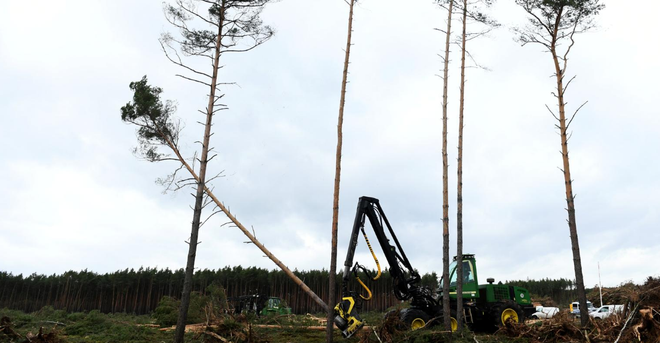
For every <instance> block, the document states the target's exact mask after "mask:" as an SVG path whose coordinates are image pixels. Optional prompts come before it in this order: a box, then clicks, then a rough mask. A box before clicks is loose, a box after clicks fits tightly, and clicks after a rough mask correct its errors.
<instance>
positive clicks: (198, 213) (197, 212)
mask: <svg viewBox="0 0 660 343" xmlns="http://www.w3.org/2000/svg"><path fill="white" fill-rule="evenodd" d="M225 5H226V0H223V1H222V5H221V7H220V12H221V14H220V22H219V23H218V33H217V37H216V42H215V52H214V59H213V65H212V67H213V74H212V78H211V89H210V92H209V96H208V97H209V101H208V106H207V108H206V123H205V124H204V140H203V142H202V154H201V159H200V161H199V177H198V178H197V180H196V181H197V194H195V208H194V210H193V222H192V229H191V233H190V241H189V243H188V262H187V264H186V274H185V278H184V282H183V292H182V295H181V308H180V309H179V317H178V318H177V323H176V333H175V336H174V342H176V343H183V336H184V334H185V329H186V319H187V318H188V307H189V306H190V292H191V291H192V277H193V272H194V269H195V257H196V255H197V240H198V237H199V225H200V223H201V217H202V203H203V200H204V191H205V188H206V184H205V181H206V165H207V163H208V153H209V142H210V140H211V124H212V121H213V110H214V105H215V100H216V99H215V93H216V84H217V82H218V69H219V68H220V64H219V63H220V53H221V52H220V49H221V46H222V29H223V22H224V16H225V10H226V6H225Z"/></svg>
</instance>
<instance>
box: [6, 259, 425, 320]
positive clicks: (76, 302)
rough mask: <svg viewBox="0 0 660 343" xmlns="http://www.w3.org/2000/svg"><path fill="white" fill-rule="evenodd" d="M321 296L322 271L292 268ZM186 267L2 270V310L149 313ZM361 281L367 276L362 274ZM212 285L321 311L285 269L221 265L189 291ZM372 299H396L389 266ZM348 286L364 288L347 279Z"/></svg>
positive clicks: (197, 278)
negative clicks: (28, 272)
mask: <svg viewBox="0 0 660 343" xmlns="http://www.w3.org/2000/svg"><path fill="white" fill-rule="evenodd" d="M294 273H295V274H296V275H297V276H298V277H299V278H300V279H301V280H303V281H304V282H305V283H306V284H307V285H308V286H309V287H310V288H311V289H313V290H314V291H315V292H316V293H317V294H318V295H319V296H320V297H322V298H326V299H327V297H328V286H329V284H328V276H329V273H328V271H326V270H321V271H318V270H310V271H294ZM184 276H185V273H184V270H183V269H178V270H170V269H167V268H166V269H156V268H140V269H138V270H134V269H125V270H119V271H116V272H113V273H105V274H98V273H95V272H91V271H88V270H83V271H80V272H77V271H68V272H65V273H63V274H61V275H57V274H53V275H39V274H32V275H30V276H23V275H22V274H18V275H13V274H12V273H8V272H0V308H5V307H7V308H11V309H16V310H21V311H25V312H33V311H37V310H39V309H41V308H42V307H44V306H52V307H53V308H55V309H65V310H67V311H69V312H80V311H91V310H99V311H101V312H103V313H115V312H120V313H122V312H125V313H135V314H149V313H151V312H152V311H153V310H154V309H155V308H156V306H158V303H159V301H160V299H162V298H163V297H164V296H168V297H172V298H175V299H179V298H180V297H181V294H182V291H183V281H184ZM362 279H363V280H368V278H367V277H363V278H362ZM336 280H337V285H336V287H335V289H336V290H337V293H338V294H337V295H339V292H340V291H341V287H340V286H341V285H340V282H341V275H338V276H337V277H336ZM212 284H215V285H220V286H222V287H223V289H224V291H225V294H226V296H227V297H228V298H232V297H238V296H241V295H250V294H263V295H267V296H275V297H280V298H282V299H284V300H285V301H286V302H287V304H288V306H289V307H291V309H292V311H293V313H319V312H322V311H323V310H322V309H321V307H320V306H319V305H318V304H317V303H316V302H315V301H314V300H313V299H311V298H310V297H309V296H308V295H307V294H305V292H304V291H303V290H302V289H301V288H300V287H299V286H297V285H296V284H295V283H294V282H293V281H292V280H291V279H290V278H289V277H288V276H287V275H286V274H285V273H284V272H283V271H281V270H267V269H262V268H256V267H249V268H243V267H240V266H238V267H233V268H230V267H225V268H222V269H217V270H209V269H203V270H198V271H196V272H195V274H194V277H193V284H192V287H193V289H192V291H193V292H197V293H200V294H201V295H208V294H207V293H208V287H209V286H210V285H212ZM367 284H368V285H369V287H370V289H371V291H372V292H373V294H374V296H373V300H371V301H369V302H364V303H363V306H362V309H363V310H365V311H384V310H385V309H387V308H388V307H391V306H393V305H396V304H397V303H399V301H398V300H397V299H396V298H395V297H394V293H393V292H392V278H391V276H390V274H389V272H388V271H387V270H385V271H384V272H383V275H382V276H381V278H380V279H379V280H378V281H376V282H367ZM422 284H424V285H425V286H427V287H429V288H431V289H437V287H438V277H437V275H436V274H435V273H431V274H425V275H424V276H423V277H422ZM350 287H351V290H355V291H362V292H363V294H366V293H364V290H361V289H359V288H360V287H359V286H358V285H357V284H354V283H353V282H352V281H351V282H350Z"/></svg>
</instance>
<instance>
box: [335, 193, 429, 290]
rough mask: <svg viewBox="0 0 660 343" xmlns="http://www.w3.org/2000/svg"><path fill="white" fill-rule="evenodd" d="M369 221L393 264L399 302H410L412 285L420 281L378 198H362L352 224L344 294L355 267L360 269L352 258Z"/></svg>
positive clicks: (345, 269) (344, 275) (392, 271)
mask: <svg viewBox="0 0 660 343" xmlns="http://www.w3.org/2000/svg"><path fill="white" fill-rule="evenodd" d="M367 218H368V219H369V222H370V223H371V227H372V228H373V230H374V233H375V234H376V238H377V239H378V243H379V244H380V246H381V248H382V250H383V254H384V255H385V259H387V263H388V264H389V265H390V275H391V276H392V278H393V280H394V294H395V296H396V297H397V299H399V300H407V299H410V298H411V297H412V296H413V293H412V292H411V286H413V285H416V284H418V283H419V281H420V280H421V278H420V276H419V274H418V273H417V272H416V271H415V270H414V269H413V267H412V265H411V264H410V261H409V260H408V258H407V257H406V254H405V253H404V251H403V248H402V247H401V244H400V243H399V240H398V239H397V238H396V234H395V233H394V230H392V226H391V225H390V222H389V221H388V220H387V217H386V216H385V213H384V212H383V208H382V207H381V206H380V202H379V201H378V199H376V198H371V197H366V196H363V197H360V200H359V201H358V206H357V211H356V213H355V222H354V223H353V231H352V232H351V238H350V241H349V244H348V252H347V253H346V261H345V262H344V273H343V281H342V292H343V293H344V295H348V293H349V291H348V281H349V278H350V275H351V273H352V272H353V273H354V272H355V271H356V268H360V267H361V266H360V265H358V264H356V265H355V267H354V266H353V257H354V255H355V249H356V247H357V243H358V235H359V233H360V231H362V232H363V233H364V224H365V219H367ZM383 224H384V225H385V226H387V230H388V231H389V234H390V236H391V238H392V240H393V241H394V244H395V245H391V244H390V239H389V238H388V237H387V234H386V233H385V230H384V227H383ZM365 237H366V235H365ZM367 243H368V241H367ZM370 248H371V247H370ZM397 251H398V252H397ZM352 269H353V270H352ZM412 288H414V287H412Z"/></svg>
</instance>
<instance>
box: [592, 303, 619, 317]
mask: <svg viewBox="0 0 660 343" xmlns="http://www.w3.org/2000/svg"><path fill="white" fill-rule="evenodd" d="M621 313H623V305H604V306H601V307H600V308H599V309H598V310H596V311H595V312H591V313H589V316H591V317H592V318H594V319H605V318H607V317H609V316H611V315H612V314H621Z"/></svg>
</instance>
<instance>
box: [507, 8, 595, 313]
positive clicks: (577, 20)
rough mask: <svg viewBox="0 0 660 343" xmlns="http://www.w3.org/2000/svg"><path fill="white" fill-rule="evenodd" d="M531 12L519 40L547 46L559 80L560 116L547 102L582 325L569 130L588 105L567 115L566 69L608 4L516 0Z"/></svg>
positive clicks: (582, 299) (584, 300)
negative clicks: (578, 38)
mask: <svg viewBox="0 0 660 343" xmlns="http://www.w3.org/2000/svg"><path fill="white" fill-rule="evenodd" d="M516 4H518V5H519V6H521V7H522V8H523V9H524V10H525V12H527V14H528V15H529V23H528V25H527V26H526V27H524V28H517V29H516V33H517V34H518V40H519V41H520V43H522V45H523V46H524V45H527V44H530V43H534V44H540V45H542V46H543V47H545V48H546V49H547V52H549V53H550V55H551V57H552V63H553V65H554V69H555V70H554V76H555V80H556V82H557V88H556V93H555V92H553V93H552V94H553V96H555V98H556V99H557V106H558V110H559V115H557V114H556V113H555V112H553V111H552V110H551V109H550V107H548V106H547V105H546V108H548V111H550V112H551V113H552V115H553V116H554V118H555V119H556V120H557V122H558V124H556V125H555V126H556V128H557V129H559V136H560V138H561V155H562V162H563V168H562V169H561V171H562V173H563V174H564V186H565V190H566V205H567V206H566V211H567V212H568V227H569V231H570V237H571V247H572V250H573V267H574V269H575V281H576V286H577V294H578V301H579V302H580V319H581V323H582V325H583V326H584V325H587V323H588V322H589V315H588V311H587V297H586V293H585V290H584V279H583V277H582V262H581V259H580V244H579V242H578V235H577V223H576V220H575V197H574V196H573V180H572V179H571V169H570V164H569V160H568V140H569V138H570V137H569V136H568V134H567V132H568V129H569V128H570V126H571V123H572V122H573V119H574V118H575V115H576V114H577V112H578V111H579V110H580V109H581V108H582V106H584V105H585V104H586V102H585V103H583V104H582V105H580V106H579V107H578V108H577V109H576V110H575V112H574V113H573V114H572V115H571V117H570V119H567V116H566V101H565V94H566V90H567V89H568V86H570V84H571V82H572V81H573V80H574V79H575V76H573V77H572V78H571V79H570V80H568V81H566V80H565V77H566V68H567V64H568V54H569V53H570V52H571V49H572V48H573V45H574V44H575V40H574V36H575V34H577V33H582V32H585V31H587V30H589V29H591V28H593V27H594V17H595V16H596V15H597V14H598V13H599V12H600V10H602V9H603V8H604V7H605V5H603V4H601V3H599V0H516Z"/></svg>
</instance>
